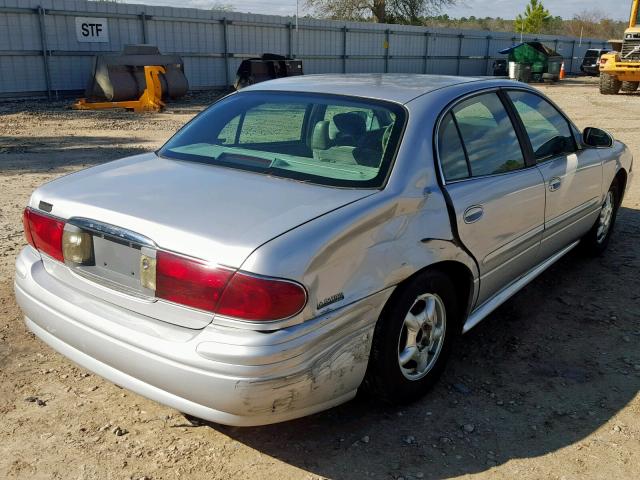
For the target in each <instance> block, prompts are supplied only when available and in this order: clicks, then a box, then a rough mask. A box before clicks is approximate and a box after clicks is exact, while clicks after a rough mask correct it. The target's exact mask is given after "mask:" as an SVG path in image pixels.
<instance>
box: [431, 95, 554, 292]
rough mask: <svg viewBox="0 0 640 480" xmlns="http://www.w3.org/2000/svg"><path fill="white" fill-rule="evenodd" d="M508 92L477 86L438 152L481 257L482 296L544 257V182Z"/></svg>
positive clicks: (465, 232)
mask: <svg viewBox="0 0 640 480" xmlns="http://www.w3.org/2000/svg"><path fill="white" fill-rule="evenodd" d="M522 138H523V133H522V132H517V131H516V129H515V128H514V124H513V122H512V117H511V116H510V114H509V113H508V110H507V108H506V107H505V103H504V101H503V97H502V94H499V93H498V92H497V91H491V92H487V93H481V94H477V95H475V96H472V97H469V98H466V99H463V100H462V101H460V102H459V103H457V104H456V105H455V106H454V107H453V108H451V110H450V111H449V112H448V113H447V114H446V115H445V116H444V117H443V118H442V120H441V123H440V126H439V132H438V154H439V160H440V167H441V173H442V180H443V183H444V185H445V191H446V193H447V194H448V196H449V201H450V204H451V205H452V208H453V210H454V212H455V220H456V226H457V230H458V235H459V238H460V240H461V241H462V242H463V243H464V245H465V246H466V248H467V249H468V250H469V251H470V252H471V253H472V255H473V256H474V257H475V259H476V261H477V262H478V266H479V270H480V275H481V278H480V295H479V298H478V303H482V302H484V301H485V300H487V299H488V298H490V297H491V296H492V295H493V294H495V293H496V292H498V291H499V290H501V289H502V288H504V287H505V286H506V285H508V284H509V283H510V282H512V281H514V280H515V279H517V278H518V277H519V276H521V275H523V274H524V273H526V272H527V271H528V270H529V269H531V268H532V267H533V266H534V265H535V264H536V259H537V257H538V248H539V245H540V241H541V238H542V232H543V229H544V201H545V193H544V184H543V180H542V175H541V174H540V171H539V170H538V169H537V168H535V166H534V165H532V164H530V163H529V162H527V161H526V160H525V154H524V152H523V149H522V147H521V139H522Z"/></svg>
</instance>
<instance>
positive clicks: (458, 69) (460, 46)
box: [456, 33, 464, 75]
mask: <svg viewBox="0 0 640 480" xmlns="http://www.w3.org/2000/svg"><path fill="white" fill-rule="evenodd" d="M463 40H464V33H461V34H459V35H458V64H457V65H456V75H460V63H461V62H462V41H463Z"/></svg>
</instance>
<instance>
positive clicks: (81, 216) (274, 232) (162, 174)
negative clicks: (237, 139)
mask: <svg viewBox="0 0 640 480" xmlns="http://www.w3.org/2000/svg"><path fill="white" fill-rule="evenodd" d="M370 194H372V191H371V190H354V189H338V188H330V187H325V186H319V185H312V184H306V183H302V182H297V181H294V180H287V179H282V178H277V177H271V176H268V175H262V174H255V173H250V172H245V171H239V170H234V169H231V168H224V167H217V166H211V165H205V164H200V163H193V162H183V161H178V160H169V159H164V158H160V157H158V156H156V155H155V154H144V155H139V156H135V157H130V158H126V159H123V160H119V161H116V162H111V163H108V164H104V165H101V166H98V167H94V168H90V169H87V170H83V171H81V172H77V173H75V174H72V175H68V176H65V177H62V178H60V179H57V180H55V181H53V182H51V183H48V184H46V185H44V186H43V187H41V188H39V189H38V190H37V191H36V192H35V193H34V195H33V196H32V198H31V201H30V206H31V207H32V208H36V209H37V208H40V207H41V206H42V205H45V206H46V207H47V210H50V213H51V214H52V215H54V216H56V217H60V218H63V219H66V220H70V223H75V224H76V225H80V226H83V225H84V226H86V227H87V228H88V229H89V230H91V231H92V233H93V234H94V238H95V240H94V247H96V252H95V253H96V260H98V258H97V257H98V256H100V259H99V260H100V261H99V262H96V264H95V265H94V266H92V267H91V268H87V269H85V270H84V271H83V273H87V275H84V277H85V278H84V279H82V280H84V281H85V282H86V281H89V282H94V283H95V282H98V283H103V286H105V285H106V286H107V287H108V288H106V289H105V288H102V289H92V293H93V294H94V295H98V296H100V297H102V298H103V299H105V300H107V301H114V300H115V298H114V296H113V292H112V291H111V290H114V289H115V290H117V289H118V288H117V287H118V286H121V287H124V288H122V289H121V290H122V291H123V292H125V293H133V294H134V296H136V295H137V296H139V297H141V299H143V300H145V299H146V301H144V302H140V301H138V302H133V303H131V302H129V303H127V308H131V309H133V310H136V311H138V312H139V313H143V314H145V315H150V316H154V315H155V317H156V318H160V319H167V320H168V321H171V323H176V324H183V323H182V322H181V318H180V317H181V316H180V315H176V313H179V312H175V311H173V312H172V313H171V315H164V316H163V315H162V314H161V313H162V312H160V311H159V309H160V308H161V306H158V305H156V306H155V307H153V306H151V307H150V306H149V304H150V303H158V302H156V301H155V300H154V299H150V298H149V295H148V294H149V292H148V291H147V290H145V289H144V288H138V289H136V288H134V287H135V285H139V283H140V270H139V269H140V268H141V266H140V265H141V263H140V258H141V255H142V254H145V255H148V254H149V249H148V248H147V246H145V245H144V243H145V242H144V239H145V238H146V240H148V241H150V242H151V243H152V244H155V246H156V247H153V246H152V249H153V248H158V249H161V250H166V251H171V252H177V253H180V254H184V255H188V256H191V257H194V258H197V259H201V260H204V261H206V262H208V263H212V264H217V265H222V266H225V267H230V268H232V269H238V268H240V267H241V265H242V263H243V262H244V260H245V259H246V258H247V257H248V256H249V255H250V254H251V252H253V251H254V250H255V249H256V248H258V247H259V246H260V245H262V244H264V243H266V242H268V241H269V240H271V239H273V238H275V237H277V236H279V235H281V234H283V233H285V232H287V231H288V230H291V229H293V228H295V227H297V226H299V225H301V224H303V223H305V222H308V221H310V220H313V219H314V218H317V217H319V216H321V215H324V214H326V213H327V212H330V211H332V210H335V209H337V208H340V207H342V206H344V205H347V204H349V203H352V202H354V201H357V200H359V199H361V198H364V197H366V196H368V195H370ZM41 202H42V203H41ZM91 222H95V224H94V225H93V227H89V226H90V225H91ZM94 227H95V228H94ZM121 231H122V232H127V235H120V234H119V232H121ZM131 234H134V235H133V240H134V241H132V238H131ZM136 235H138V236H140V237H141V238H142V239H143V240H142V241H140V242H135V237H136ZM105 242H106V243H105ZM141 244H142V248H141ZM98 263H99V264H98ZM56 271H58V272H59V271H60V269H56ZM127 275H131V278H130V279H129V280H128V281H124V278H125V277H126V276H127ZM72 277H73V276H65V279H66V281H69V282H70V281H78V282H79V281H81V280H80V279H77V280H72ZM73 278H75V277H73ZM120 279H123V280H122V281H120ZM101 280H104V282H101ZM123 283H125V284H126V283H128V285H123ZM116 298H117V297H116ZM136 305H137V307H136ZM154 308H155V310H154ZM165 310H166V309H165ZM187 317H188V321H186V323H187V325H186V326H189V327H191V328H202V327H204V326H205V325H206V324H207V323H209V322H210V320H211V317H212V315H211V314H207V315H203V316H202V318H201V319H200V320H199V321H194V316H193V315H187Z"/></svg>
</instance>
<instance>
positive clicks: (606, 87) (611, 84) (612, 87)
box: [600, 73, 622, 95]
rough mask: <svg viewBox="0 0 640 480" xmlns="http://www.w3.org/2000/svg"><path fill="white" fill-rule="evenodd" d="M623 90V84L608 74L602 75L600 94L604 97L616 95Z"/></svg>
mask: <svg viewBox="0 0 640 480" xmlns="http://www.w3.org/2000/svg"><path fill="white" fill-rule="evenodd" d="M621 88H622V82H621V81H620V80H618V79H617V78H616V77H615V76H613V75H610V74H608V73H602V74H600V93H602V94H603V95H616V94H618V93H619V92H620V89H621Z"/></svg>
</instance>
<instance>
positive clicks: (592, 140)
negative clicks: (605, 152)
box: [582, 127, 613, 148]
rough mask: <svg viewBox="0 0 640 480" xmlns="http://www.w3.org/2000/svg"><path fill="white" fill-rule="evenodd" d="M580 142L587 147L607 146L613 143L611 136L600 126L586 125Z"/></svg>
mask: <svg viewBox="0 0 640 480" xmlns="http://www.w3.org/2000/svg"><path fill="white" fill-rule="evenodd" d="M582 143H584V144H585V145H586V146H588V147H595V148H608V147H611V146H612V145H613V137H611V135H609V133H607V132H605V131H604V130H601V129H600V128H595V127H587V128H585V129H584V132H582Z"/></svg>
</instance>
